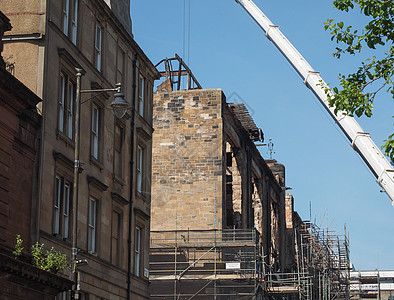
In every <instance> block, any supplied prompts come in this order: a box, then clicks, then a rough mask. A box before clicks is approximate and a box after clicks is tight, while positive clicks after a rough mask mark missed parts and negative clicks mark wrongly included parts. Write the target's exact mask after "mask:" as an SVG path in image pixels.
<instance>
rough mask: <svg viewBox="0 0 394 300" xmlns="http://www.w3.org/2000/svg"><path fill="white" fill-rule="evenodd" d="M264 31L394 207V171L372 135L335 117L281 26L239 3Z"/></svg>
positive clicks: (248, 3) (243, 0) (320, 84)
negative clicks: (324, 110) (375, 179)
mask: <svg viewBox="0 0 394 300" xmlns="http://www.w3.org/2000/svg"><path fill="white" fill-rule="evenodd" d="M235 1H236V2H238V3H239V4H240V5H241V6H242V7H243V8H244V9H245V10H246V12H247V13H248V14H249V15H250V16H251V17H252V18H253V19H254V20H255V21H256V23H257V24H258V25H259V26H260V27H261V28H262V29H263V30H264V32H265V35H266V37H267V38H268V39H269V40H271V41H272V42H273V43H274V45H275V46H276V47H277V48H278V49H279V51H280V52H281V53H282V54H283V55H284V56H285V57H286V59H287V60H288V61H289V62H290V64H291V65H292V66H293V67H294V69H295V70H296V71H297V73H298V74H299V75H300V76H301V78H302V79H303V80H304V84H305V85H306V86H307V87H308V88H310V89H311V90H312V91H313V93H314V94H315V95H316V97H317V98H318V99H319V101H320V102H321V104H322V105H323V106H324V108H325V109H326V110H327V111H328V112H329V114H330V115H331V117H332V118H333V119H334V120H335V123H336V124H338V126H339V127H340V128H341V130H342V131H343V133H344V134H345V135H346V136H347V138H348V139H349V141H350V143H351V146H352V147H353V149H354V150H356V151H357V152H358V153H359V154H360V156H361V158H362V159H363V160H364V161H365V163H366V164H367V165H368V167H369V168H370V170H371V171H372V173H373V174H374V175H375V177H376V178H377V182H378V184H379V185H380V186H381V187H382V188H383V189H384V191H385V192H386V193H387V195H388V196H389V197H390V199H391V201H392V205H393V206H394V168H393V167H392V166H391V164H390V163H389V161H388V160H387V158H386V157H385V156H384V155H383V153H382V152H381V151H380V149H379V148H378V147H377V146H376V145H375V143H374V142H373V141H372V139H371V137H370V135H369V134H368V133H366V132H364V130H363V129H362V128H361V126H360V125H359V124H358V123H357V121H356V120H355V119H354V118H353V117H350V116H348V115H345V114H344V113H341V112H338V113H337V114H335V113H334V108H333V107H330V106H329V104H328V101H327V95H326V93H325V89H326V88H327V84H326V83H325V82H324V81H323V79H322V78H321V76H320V73H318V72H316V71H315V70H314V69H313V68H312V67H311V66H310V65H309V63H308V62H307V61H306V60H305V59H304V58H303V57H302V55H301V54H300V53H299V52H298V51H297V49H296V48H295V47H294V46H293V45H292V44H291V43H290V42H289V40H288V39H287V38H286V37H285V36H284V35H283V34H282V32H281V31H280V30H279V27H278V26H275V25H274V24H272V22H271V21H270V20H269V19H268V18H267V16H265V15H264V13H263V12H262V11H261V10H260V9H259V8H258V7H257V6H256V4H254V2H253V1H252V0H235Z"/></svg>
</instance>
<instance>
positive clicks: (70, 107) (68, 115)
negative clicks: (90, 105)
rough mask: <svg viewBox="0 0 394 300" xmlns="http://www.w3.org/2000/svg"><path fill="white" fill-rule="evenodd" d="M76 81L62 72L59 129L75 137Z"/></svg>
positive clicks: (69, 136)
mask: <svg viewBox="0 0 394 300" xmlns="http://www.w3.org/2000/svg"><path fill="white" fill-rule="evenodd" d="M75 91H76V88H75V83H73V82H72V81H70V78H69V76H68V75H66V74H65V73H61V74H60V95H59V103H58V106H59V108H58V112H59V115H58V130H59V131H60V132H62V133H64V134H65V135H66V136H67V137H68V138H69V139H73V133H74V132H73V128H74V99H75Z"/></svg>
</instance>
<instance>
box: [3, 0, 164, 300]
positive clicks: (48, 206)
mask: <svg viewBox="0 0 394 300" xmlns="http://www.w3.org/2000/svg"><path fill="white" fill-rule="evenodd" d="M0 3H1V7H2V9H3V10H4V13H5V15H6V16H7V17H8V18H9V19H10V20H11V23H12V25H13V30H12V31H11V32H7V33H6V36H5V39H4V53H3V56H4V60H5V65H6V68H8V70H9V71H10V72H12V73H13V74H14V75H15V77H16V78H18V79H19V80H20V81H21V82H23V83H24V84H25V85H26V86H27V87H28V88H30V89H31V90H32V91H33V92H34V93H35V94H36V95H37V96H38V97H40V98H41V99H42V104H40V105H38V109H39V111H40V113H41V114H42V132H41V136H40V147H39V151H40V160H39V164H38V173H37V189H36V191H37V195H36V197H33V203H32V206H31V208H32V212H31V214H32V216H35V218H34V220H37V221H36V222H32V224H31V228H30V232H29V233H27V232H21V234H22V233H23V235H24V236H22V238H23V239H26V240H29V241H32V242H35V241H39V242H40V243H44V244H45V248H50V247H52V246H53V247H55V248H56V249H58V250H61V251H62V252H64V253H67V254H68V256H69V257H71V247H72V244H73V242H76V246H77V248H78V253H77V259H78V260H79V261H83V260H85V259H86V260H87V262H88V264H87V265H86V264H85V265H83V266H82V264H81V266H80V265H78V270H77V271H78V273H79V276H78V285H76V286H75V287H74V289H78V294H79V299H90V300H91V299H147V298H148V284H149V281H148V276H149V271H148V268H149V266H148V264H149V263H148V259H149V258H148V255H146V254H145V251H147V249H148V248H149V223H150V202H151V196H150V195H151V193H150V189H151V187H150V182H151V181H150V176H151V173H150V172H151V171H150V170H151V166H150V161H151V147H152V140H151V137H152V132H153V129H152V97H153V81H154V80H155V78H157V76H158V73H157V70H156V69H155V67H154V66H153V65H152V63H151V62H150V60H149V59H148V58H147V56H146V55H145V54H144V52H143V51H142V50H141V48H140V47H139V46H138V44H137V43H136V42H135V41H134V39H133V35H132V27H131V24H132V23H131V19H130V13H129V11H130V1H127V0H117V1H113V0H105V1H104V0H46V1H40V0H0ZM76 68H79V69H81V70H82V71H81V73H82V75H83V76H82V80H81V86H80V89H81V90H82V91H87V90H102V89H111V88H114V87H115V84H116V83H121V91H122V93H124V95H125V99H126V100H127V101H128V103H129V104H130V106H131V107H133V108H134V109H131V110H129V111H128V112H127V113H126V115H125V116H123V117H122V118H118V117H116V116H115V115H114V114H113V113H112V112H111V110H109V109H108V104H109V103H110V102H111V101H112V100H113V92H112V91H107V92H86V93H81V94H80V95H81V106H80V114H79V115H77V113H76V112H77V110H76V105H75V99H76V96H77V92H78V91H79V87H78V86H77V76H76V74H77V72H76ZM75 118H80V130H79V131H80V151H79V152H80V161H81V162H82V163H83V165H82V166H80V168H79V172H80V174H79V188H78V189H77V193H76V194H77V195H74V194H73V186H74V175H73V171H74V167H75V164H74V152H75V150H76V149H75V142H76V133H77V132H78V128H75ZM76 129H77V130H76ZM74 196H77V199H78V201H77V204H76V206H75V207H74V206H73V205H72V203H73V201H72V199H73V197H74ZM73 216H77V217H76V219H75V220H73ZM74 221H75V223H74ZM73 223H74V224H76V225H75V226H73ZM74 233H75V234H76V237H77V238H76V241H73V240H72V236H73V235H74ZM70 296H71V293H70V292H65V293H63V294H62V295H60V296H59V297H61V298H59V299H66V298H68V297H70Z"/></svg>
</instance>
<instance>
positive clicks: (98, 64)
mask: <svg viewBox="0 0 394 300" xmlns="http://www.w3.org/2000/svg"><path fill="white" fill-rule="evenodd" d="M103 31H104V28H103V26H102V25H101V24H100V23H99V22H98V21H97V22H96V24H95V28H94V67H95V68H96V69H97V71H99V72H102V59H103V58H102V56H103ZM98 33H100V34H99V35H98ZM98 37H99V39H98ZM98 40H99V43H98Z"/></svg>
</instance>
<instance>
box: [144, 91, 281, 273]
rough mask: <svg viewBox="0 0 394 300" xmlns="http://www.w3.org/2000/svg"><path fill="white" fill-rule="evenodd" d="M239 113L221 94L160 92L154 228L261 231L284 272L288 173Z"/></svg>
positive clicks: (269, 255)
mask: <svg viewBox="0 0 394 300" xmlns="http://www.w3.org/2000/svg"><path fill="white" fill-rule="evenodd" d="M242 109H243V108H242V107H241V106H240V105H239V104H228V103H226V101H225V96H224V94H223V93H222V91H221V90H219V89H217V90H186V91H185V90H182V91H168V90H166V86H165V85H162V86H161V88H160V92H156V93H155V95H154V108H153V115H154V118H153V119H154V122H153V127H154V133H153V141H152V144H153V154H152V157H153V163H152V168H153V170H152V210H151V230H152V231H167V230H188V229H190V230H199V229H204V230H205V229H214V228H220V229H228V228H231V229H232V228H235V229H249V228H256V229H257V230H258V231H259V232H260V234H261V242H262V244H263V247H264V249H265V254H266V263H268V264H269V265H271V266H272V267H273V268H274V269H281V268H285V267H283V266H284V264H285V259H284V255H282V252H283V251H285V248H286V246H285V243H286V237H285V232H284V231H285V228H286V224H285V204H284V195H285V193H284V167H283V165H280V164H277V163H276V162H274V161H271V162H270V165H271V166H269V165H267V163H266V162H265V160H264V159H263V158H262V156H261V154H260V153H259V151H258V149H257V147H256V146H255V144H254V142H253V140H252V138H251V135H250V132H248V130H247V128H246V127H245V126H246V125H245V123H242V121H245V118H249V120H248V121H250V120H251V117H250V116H249V115H246V114H244V115H240V114H239V112H240V111H241V113H242ZM245 110H246V109H245ZM245 110H244V111H243V112H245ZM242 118H244V119H242ZM244 125H245V126H244ZM169 238H171V237H169ZM283 253H284V252H283Z"/></svg>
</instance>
